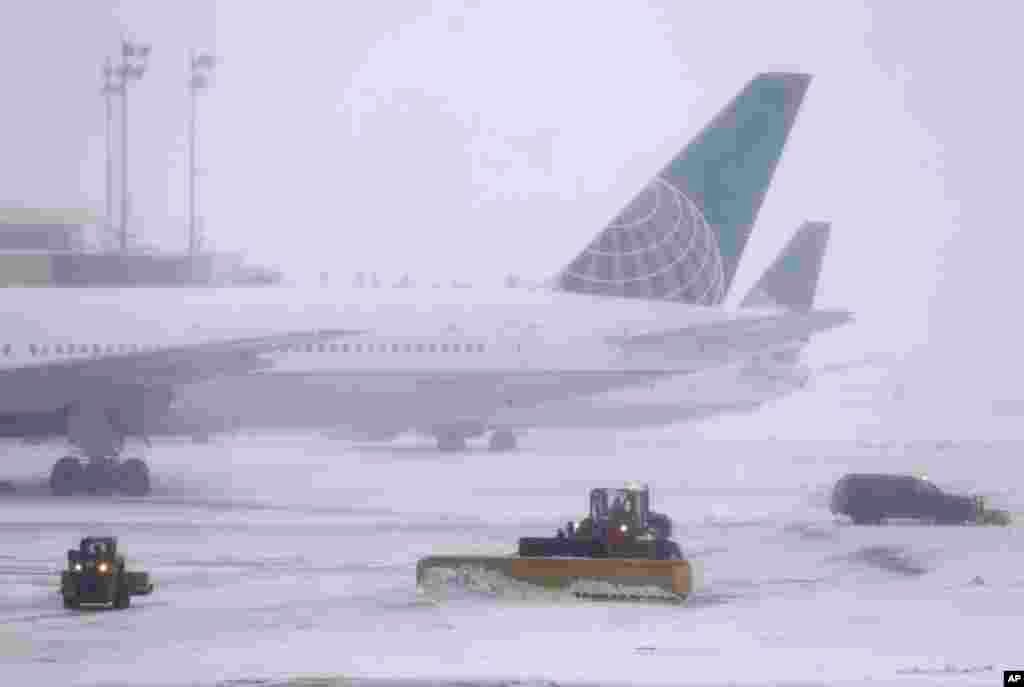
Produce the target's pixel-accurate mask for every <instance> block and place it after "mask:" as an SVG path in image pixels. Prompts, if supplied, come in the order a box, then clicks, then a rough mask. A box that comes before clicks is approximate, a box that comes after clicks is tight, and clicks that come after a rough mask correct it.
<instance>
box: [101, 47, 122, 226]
mask: <svg viewBox="0 0 1024 687" xmlns="http://www.w3.org/2000/svg"><path fill="white" fill-rule="evenodd" d="M121 90H122V85H121V84H120V83H118V82H116V81H114V65H113V62H112V61H111V59H110V58H109V57H108V58H107V61H106V62H105V63H104V65H103V88H102V89H101V90H100V93H101V94H102V95H103V100H104V102H105V103H106V108H107V130H106V144H107V146H106V147H107V164H106V177H107V178H106V196H107V197H106V215H105V218H106V225H107V227H106V229H107V233H108V234H110V233H112V232H113V230H114V140H113V139H114V132H113V129H114V103H113V101H112V97H113V96H114V95H117V94H119V93H121Z"/></svg>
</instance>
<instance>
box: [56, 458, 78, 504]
mask: <svg viewBox="0 0 1024 687" xmlns="http://www.w3.org/2000/svg"><path fill="white" fill-rule="evenodd" d="M84 482H85V479H84V471H83V470H82V463H81V462H79V460H78V459H77V458H74V457H72V456H65V457H63V458H61V459H60V460H58V461H57V463H56V464H55V465H54V466H53V470H51V471H50V491H51V492H53V494H54V496H71V495H72V494H74V493H75V492H76V491H78V490H79V489H80V488H81V486H82V485H83V484H84Z"/></svg>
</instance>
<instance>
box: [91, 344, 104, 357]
mask: <svg viewBox="0 0 1024 687" xmlns="http://www.w3.org/2000/svg"><path fill="white" fill-rule="evenodd" d="M92 352H93V353H95V354H96V355H99V354H100V353H102V352H103V349H102V348H100V345H99V344H93V345H92Z"/></svg>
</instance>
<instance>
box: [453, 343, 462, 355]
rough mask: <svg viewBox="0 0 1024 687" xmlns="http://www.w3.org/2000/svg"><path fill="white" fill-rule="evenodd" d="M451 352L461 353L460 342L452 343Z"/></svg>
mask: <svg viewBox="0 0 1024 687" xmlns="http://www.w3.org/2000/svg"><path fill="white" fill-rule="evenodd" d="M452 352H453V353H461V352H462V344H452Z"/></svg>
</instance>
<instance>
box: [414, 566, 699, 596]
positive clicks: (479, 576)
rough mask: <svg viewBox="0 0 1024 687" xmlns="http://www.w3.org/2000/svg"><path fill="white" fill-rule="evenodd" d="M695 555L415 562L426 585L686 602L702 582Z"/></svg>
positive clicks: (420, 581) (419, 581)
mask: <svg viewBox="0 0 1024 687" xmlns="http://www.w3.org/2000/svg"><path fill="white" fill-rule="evenodd" d="M698 577H699V575H698V573H697V571H696V569H695V566H694V565H693V564H691V562H690V561H685V560H682V561H680V560H672V561H655V560H646V559H636V558H568V557H567V558H557V557H552V558H548V557H543V558H541V557H537V558H533V557H519V556H508V557H502V556H429V557H427V558H423V559H421V560H420V561H419V562H418V563H417V564H416V584H417V586H418V587H421V588H423V589H425V590H428V591H429V590H431V589H434V588H437V587H441V586H445V585H455V586H457V587H460V588H466V589H470V590H473V591H482V592H489V593H498V594H505V593H507V592H509V591H514V590H516V583H519V584H525V585H529V587H531V588H535V589H537V590H544V591H549V592H556V593H557V594H560V595H570V596H573V597H576V598H581V599H601V600H629V601H668V602H674V603H681V602H682V601H684V600H685V599H686V598H687V597H688V596H689V595H691V594H692V593H693V592H694V590H695V589H696V587H697V586H698Z"/></svg>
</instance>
